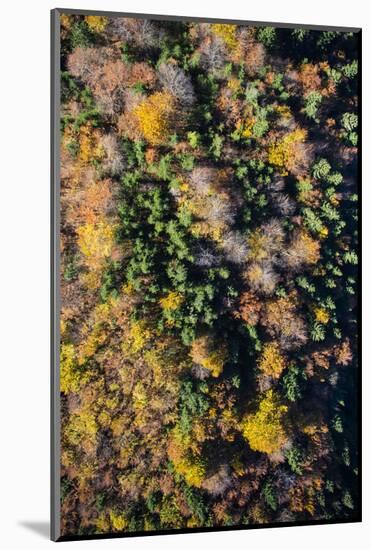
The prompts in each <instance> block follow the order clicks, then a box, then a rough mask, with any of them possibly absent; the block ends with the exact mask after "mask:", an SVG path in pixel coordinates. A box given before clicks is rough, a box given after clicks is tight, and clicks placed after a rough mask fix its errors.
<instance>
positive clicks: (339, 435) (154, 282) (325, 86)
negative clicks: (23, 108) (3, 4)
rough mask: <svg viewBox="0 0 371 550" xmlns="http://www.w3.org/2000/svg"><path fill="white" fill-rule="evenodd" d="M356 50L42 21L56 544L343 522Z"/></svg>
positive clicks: (349, 504) (279, 33) (289, 34)
mask: <svg viewBox="0 0 371 550" xmlns="http://www.w3.org/2000/svg"><path fill="white" fill-rule="evenodd" d="M357 41H358V37H357V34H353V33H351V32H342V33H339V32H333V31H325V32H322V31H309V30H301V29H295V30H292V29H279V28H274V27H252V26H242V25H241V26H240V25H229V24H209V23H196V22H186V21H185V22H175V21H172V22H165V21H152V20H151V21H149V20H144V19H136V18H108V17H104V16H82V15H79V16H76V15H73V16H72V15H62V16H61V103H62V105H61V150H60V156H61V346H60V369H61V382H60V390H61V416H62V426H61V431H62V435H61V437H62V441H61V447H62V448H61V469H62V471H61V507H62V508H61V510H62V511H61V522H62V535H89V534H99V533H110V532H123V533H125V532H137V531H158V530H172V529H184V528H190V529H192V528H209V527H222V526H248V525H256V524H276V523H281V522H286V523H291V522H302V521H305V522H315V521H317V520H322V521H323V520H352V519H356V518H357V517H358V513H359V510H358V506H359V493H358V490H359V480H358V459H357V447H358V442H357V433H358V420H357V379H358V374H357V250H358V244H357V227H358V219H357V213H358V209H357V187H358V186H357V137H358V129H357V124H358V118H357V113H358V91H357V82H358V76H357V73H358V62H357V55H358V54H357V52H358V45H357Z"/></svg>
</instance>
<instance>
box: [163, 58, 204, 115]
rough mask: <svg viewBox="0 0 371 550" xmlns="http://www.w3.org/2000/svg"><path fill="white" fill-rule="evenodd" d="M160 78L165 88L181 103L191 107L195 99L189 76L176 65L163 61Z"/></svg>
mask: <svg viewBox="0 0 371 550" xmlns="http://www.w3.org/2000/svg"><path fill="white" fill-rule="evenodd" d="M158 72H159V78H160V82H161V84H162V85H163V86H164V88H165V90H166V91H168V92H170V93H171V94H172V95H173V96H174V97H176V98H177V99H178V100H179V101H180V103H182V104H183V105H185V106H187V107H190V106H191V105H192V104H193V103H194V101H195V95H194V91H193V86H192V82H191V79H190V78H189V76H187V75H186V74H185V72H184V71H183V70H182V69H181V68H180V67H177V66H176V65H172V64H166V63H162V64H161V65H160V67H159V70H158Z"/></svg>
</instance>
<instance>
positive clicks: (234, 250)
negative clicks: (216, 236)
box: [222, 231, 248, 264]
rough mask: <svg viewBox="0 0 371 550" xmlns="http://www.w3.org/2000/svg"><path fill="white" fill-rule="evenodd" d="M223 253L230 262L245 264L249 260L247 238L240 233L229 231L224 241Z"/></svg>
mask: <svg viewBox="0 0 371 550" xmlns="http://www.w3.org/2000/svg"><path fill="white" fill-rule="evenodd" d="M222 249H223V252H224V254H225V256H226V258H227V260H229V261H230V262H233V263H235V264H243V263H244V262H246V260H247V254H248V246H247V244H246V238H245V237H244V236H243V235H241V233H239V232H238V231H228V232H227V233H226V234H225V235H224V237H223V241H222Z"/></svg>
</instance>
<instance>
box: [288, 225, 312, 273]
mask: <svg viewBox="0 0 371 550" xmlns="http://www.w3.org/2000/svg"><path fill="white" fill-rule="evenodd" d="M320 247H321V245H320V243H319V241H316V240H315V239H313V238H312V237H311V236H310V235H309V234H308V233H306V232H304V231H297V232H295V234H294V236H293V238H292V240H291V243H290V245H289V246H288V249H287V251H285V253H284V260H285V262H286V264H287V266H288V267H289V268H290V269H292V270H293V271H298V270H300V269H302V267H303V266H308V265H314V264H316V263H317V262H318V260H319V258H320Z"/></svg>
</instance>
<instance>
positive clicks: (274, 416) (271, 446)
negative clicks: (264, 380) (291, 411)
mask: <svg viewBox="0 0 371 550" xmlns="http://www.w3.org/2000/svg"><path fill="white" fill-rule="evenodd" d="M286 412H287V407H286V405H282V404H280V402H279V400H278V398H277V396H276V394H275V393H274V392H273V390H268V391H267V392H266V394H265V396H264V397H263V399H262V400H261V401H260V403H259V408H258V410H257V411H256V412H255V413H254V414H248V415H246V416H245V417H244V418H243V420H242V422H241V431H242V435H243V436H244V438H245V439H247V441H248V443H249V445H250V447H251V449H252V450H253V451H259V452H261V453H267V454H272V453H275V452H277V451H279V450H280V449H281V448H282V447H283V445H284V444H285V443H286V442H287V440H288V435H287V433H286V430H285V425H284V418H285V413H286Z"/></svg>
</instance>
